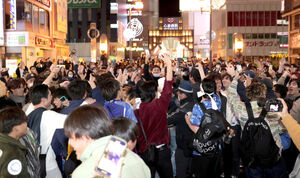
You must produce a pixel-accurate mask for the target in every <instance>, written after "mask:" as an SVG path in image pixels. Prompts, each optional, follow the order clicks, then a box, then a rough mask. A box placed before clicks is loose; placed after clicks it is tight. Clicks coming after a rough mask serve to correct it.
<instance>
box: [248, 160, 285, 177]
mask: <svg viewBox="0 0 300 178" xmlns="http://www.w3.org/2000/svg"><path fill="white" fill-rule="evenodd" d="M246 175H247V178H287V177H288V176H287V174H286V167H285V163H284V160H283V159H282V158H280V160H279V162H278V163H277V164H276V165H275V166H273V167H272V168H262V167H256V168H248V167H247V168H246Z"/></svg>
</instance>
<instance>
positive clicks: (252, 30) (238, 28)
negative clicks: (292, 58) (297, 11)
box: [212, 0, 288, 60]
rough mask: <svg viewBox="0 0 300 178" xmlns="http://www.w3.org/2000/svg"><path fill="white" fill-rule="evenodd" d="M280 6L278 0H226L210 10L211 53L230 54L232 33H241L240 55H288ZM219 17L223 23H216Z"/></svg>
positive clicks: (251, 56) (231, 53) (285, 25)
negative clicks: (213, 38)
mask: <svg viewBox="0 0 300 178" xmlns="http://www.w3.org/2000/svg"><path fill="white" fill-rule="evenodd" d="M224 9H226V10H225V11H224ZM280 10H281V1H280V0H265V1H259V0H252V1H247V0H228V1H226V4H225V7H224V8H223V9H221V10H215V11H213V16H212V17H213V20H212V22H213V23H212V26H213V30H214V31H215V32H216V39H215V40H214V41H213V56H214V57H225V58H227V59H230V58H232V57H234V56H235V54H234V51H233V49H234V46H233V44H234V35H235V34H241V35H242V38H243V49H242V55H243V58H244V59H250V60H251V59H254V58H256V57H278V58H281V57H288V33H287V32H288V26H287V25H288V24H287V21H286V20H285V19H284V18H283V17H282V16H281V12H280ZM224 12H225V14H224ZM220 21H224V22H225V23H224V24H223V25H219V26H218V25H217V23H218V22H220Z"/></svg>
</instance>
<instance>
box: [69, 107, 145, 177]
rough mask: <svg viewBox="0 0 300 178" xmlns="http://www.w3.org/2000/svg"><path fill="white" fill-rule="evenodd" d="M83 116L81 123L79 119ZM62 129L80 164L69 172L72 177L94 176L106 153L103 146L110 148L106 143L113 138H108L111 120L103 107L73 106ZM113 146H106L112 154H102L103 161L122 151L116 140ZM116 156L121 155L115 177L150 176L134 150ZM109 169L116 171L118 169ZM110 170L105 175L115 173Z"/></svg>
mask: <svg viewBox="0 0 300 178" xmlns="http://www.w3.org/2000/svg"><path fill="white" fill-rule="evenodd" d="M83 118H84V122H82V119H83ZM64 132H65V135H66V136H67V137H68V138H69V144H70V145H71V146H72V147H73V148H74V150H75V151H76V157H77V159H80V160H81V161H82V163H81V164H80V166H78V167H77V168H76V169H75V170H74V172H73V173H72V178H82V177H84V178H92V177H94V176H95V173H96V172H99V171H98V170H99V168H100V169H102V168H103V167H102V166H103V165H102V164H101V163H100V161H101V159H102V158H103V154H107V148H111V147H110V146H109V145H108V143H109V142H110V141H114V139H113V138H114V137H112V134H113V126H112V121H111V119H110V118H109V116H108V114H107V112H106V110H105V108H104V107H102V106H97V107H96V106H92V105H85V106H81V107H79V108H77V109H75V110H74V111H73V112H72V113H71V114H70V115H69V116H68V117H67V119H66V121H65V123H64ZM117 140H119V139H117ZM115 143H116V142H115ZM114 145H116V146H114V147H113V148H112V149H108V150H109V154H110V155H112V156H113V157H112V158H107V157H106V161H108V160H107V159H109V160H113V161H114V162H115V160H116V159H118V158H119V157H116V156H114V155H115V154H118V153H119V151H118V150H120V151H122V152H123V148H122V145H118V144H117V143H116V144H114ZM119 155H122V157H124V160H123V165H122V169H121V173H120V176H119V177H121V178H150V170H149V168H148V167H147V165H146V164H145V163H144V162H143V160H142V159H141V158H140V157H139V156H137V155H136V154H135V153H133V152H132V151H130V150H129V149H128V148H126V149H125V151H124V154H119ZM104 156H105V155H104ZM121 159H122V158H120V159H119V161H118V162H120V161H121ZM109 164H111V162H109ZM101 165H102V166H101ZM117 165H118V163H117ZM104 166H108V165H104ZM114 166H115V165H114ZM105 170H111V169H109V168H108V169H107V167H106V169H105ZM113 170H114V171H118V170H119V169H113ZM114 171H110V172H109V174H110V175H113V174H114V173H115V172H114Z"/></svg>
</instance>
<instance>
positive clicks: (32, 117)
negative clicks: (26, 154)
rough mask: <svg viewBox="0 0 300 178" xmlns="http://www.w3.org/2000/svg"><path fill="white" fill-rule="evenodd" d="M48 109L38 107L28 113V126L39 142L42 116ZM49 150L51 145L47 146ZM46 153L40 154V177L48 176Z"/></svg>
mask: <svg viewBox="0 0 300 178" xmlns="http://www.w3.org/2000/svg"><path fill="white" fill-rule="evenodd" d="M45 111H47V109H46V108H42V107H40V108H37V109H35V110H33V111H32V112H31V113H30V114H29V115H28V118H29V119H28V122H27V126H28V127H29V128H30V129H31V130H32V131H33V132H34V133H35V134H36V136H37V141H38V144H40V143H41V129H40V128H41V121H42V116H43V113H44V112H45ZM48 150H49V147H48V148H47V152H48ZM47 152H46V154H40V155H39V160H40V177H42V178H43V177H46V155H47Z"/></svg>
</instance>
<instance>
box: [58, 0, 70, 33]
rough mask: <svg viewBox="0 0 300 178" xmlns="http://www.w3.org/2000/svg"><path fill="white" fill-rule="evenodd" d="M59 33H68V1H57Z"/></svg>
mask: <svg viewBox="0 0 300 178" xmlns="http://www.w3.org/2000/svg"><path fill="white" fill-rule="evenodd" d="M56 10H57V31H60V32H65V33H68V12H67V11H68V5H67V0H57V6H56Z"/></svg>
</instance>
